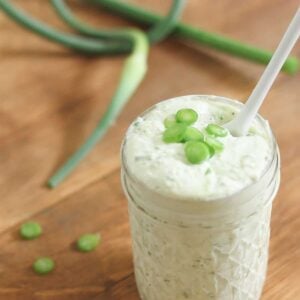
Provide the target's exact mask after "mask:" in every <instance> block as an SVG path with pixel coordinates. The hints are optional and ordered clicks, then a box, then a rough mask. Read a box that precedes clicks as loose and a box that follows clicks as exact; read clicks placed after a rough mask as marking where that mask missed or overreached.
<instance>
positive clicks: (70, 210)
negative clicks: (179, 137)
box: [0, 0, 300, 300]
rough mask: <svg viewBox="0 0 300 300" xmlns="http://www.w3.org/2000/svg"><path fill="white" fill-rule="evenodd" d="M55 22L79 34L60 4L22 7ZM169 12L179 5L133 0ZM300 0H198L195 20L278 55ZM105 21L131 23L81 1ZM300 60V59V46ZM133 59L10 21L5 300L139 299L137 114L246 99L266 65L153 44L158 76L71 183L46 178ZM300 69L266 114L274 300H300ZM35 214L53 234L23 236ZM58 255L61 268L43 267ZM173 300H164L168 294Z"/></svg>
mask: <svg viewBox="0 0 300 300" xmlns="http://www.w3.org/2000/svg"><path fill="white" fill-rule="evenodd" d="M15 2H16V3H18V4H20V5H21V6H23V7H24V8H26V9H27V10H28V11H30V12H31V13H33V14H36V15H38V16H39V17H40V18H41V19H42V20H43V21H45V22H49V23H52V24H53V25H55V26H58V27H59V28H61V29H63V30H69V29H68V28H67V27H66V26H65V25H64V24H63V23H62V22H61V21H60V20H59V19H58V18H57V17H56V15H55V13H54V12H53V10H52V9H51V7H50V5H49V3H48V1H36V0H26V1H24V0H23V1H22V0H16V1H15ZM132 2H136V3H137V4H140V5H143V6H145V7H149V8H152V9H153V10H155V11H159V12H161V13H163V12H165V11H166V10H167V8H168V5H169V2H170V1H159V0H155V1H153V0H147V1H146V0H144V1H132ZM298 4H299V3H298V1H297V0H289V1H286V0H259V1H258V0H257V1H238V0H223V1H210V0H202V1H199V0H190V1H189V3H188V5H187V9H186V11H185V14H184V17H183V18H184V21H185V22H188V23H190V24H194V25H197V26H201V27H203V28H205V29H208V30H211V31H216V32H220V33H223V34H226V35H228V36H231V37H233V38H237V39H240V40H242V41H247V42H249V43H253V44H254V45H259V46H261V47H265V48H269V49H274V48H275V46H276V44H277V42H278V40H279V39H280V37H281V34H282V33H283V31H284V30H285V28H286V26H287V24H288V22H289V20H290V18H291V16H292V15H293V13H294V12H295V9H296V7H297V6H298ZM74 9H75V10H76V11H77V12H78V13H79V15H81V16H82V17H83V18H85V19H86V20H89V21H90V22H91V23H93V24H95V25H99V26H102V25H105V26H117V25H128V24H130V23H127V22H126V21H124V20H121V19H120V18H118V17H115V16H111V15H110V14H108V13H105V12H102V11H100V10H97V9H94V8H83V7H81V6H76V5H75V6H74ZM294 54H295V55H297V54H298V57H299V55H300V47H299V45H298V46H297V48H296V49H295V50H294ZM122 61H123V57H97V58H92V57H84V56H81V55H79V54H74V53H70V52H69V51H67V50H65V49H63V48H61V47H60V46H57V45H53V44H51V43H49V42H47V41H45V40H42V39H41V38H39V37H36V36H35V35H32V34H31V33H29V32H27V31H24V30H23V29H21V28H20V27H19V26H16V24H15V23H13V22H11V21H10V20H8V19H7V17H6V16H5V15H4V14H2V13H1V14H0V167H1V169H0V170H1V171H0V201H1V205H0V299H1V300H2V299H3V300H12V299H18V300H19V299H20V300H32V299H41V300H44V299H45V300H50V299H51V300H52V299H53V300H54V299H55V300H60V299H62V300H65V299H72V300H79V299H80V300H81V299H82V300H88V299H98V300H102V299H103V300H123V299H124V300H137V299H138V295H137V291H136V288H135V283H134V277H133V269H132V261H131V260H132V254H131V242H130V236H129V228H128V216H127V210H126V201H125V198H124V195H123V193H122V190H121V186H120V179H119V169H120V161H119V147H120V143H121V140H122V136H123V135H124V132H125V130H126V128H127V126H128V125H129V123H130V122H131V121H132V120H133V118H134V117H135V116H136V115H137V114H139V113H140V112H142V111H143V110H144V109H145V108H147V107H149V106H150V105H152V104H154V103H155V102H157V101H159V100H162V99H167V98H170V97H173V96H178V95H185V94H217V95H223V96H227V97H232V98H236V99H242V100H244V99H246V98H247V96H248V95H249V93H250V91H251V89H252V88H253V86H254V85H255V83H256V81H257V79H258V77H259V75H260V74H261V72H262V70H263V67H262V66H260V65H256V64H253V63H251V62H247V61H243V60H240V59H237V58H233V57H228V56H226V55H224V54H220V53H217V52H215V51H212V50H209V49H205V48H201V47H199V48H197V49H196V48H195V47H194V48H192V47H187V46H186V45H184V44H182V43H180V42H178V41H174V40H172V39H171V40H168V41H166V42H163V43H161V44H160V45H157V46H155V47H153V49H152V51H151V54H150V58H149V73H148V75H147V78H146V80H145V81H144V82H143V84H142V86H141V87H140V89H139V90H138V92H137V93H136V95H135V96H134V97H133V99H132V100H131V102H130V103H129V104H128V105H127V106H126V108H125V110H124V112H123V113H122V116H121V117H120V118H119V119H118V122H117V123H116V125H115V126H114V127H113V128H112V129H111V130H110V131H109V132H108V134H107V135H106V137H105V138H104V139H103V141H102V142H101V143H100V144H99V145H97V147H96V148H95V149H94V150H93V152H92V153H91V154H90V155H89V156H88V158H87V159H85V161H84V162H83V163H82V164H81V165H80V167H79V168H78V169H77V170H76V172H75V173H74V174H72V176H71V177H69V178H68V180H67V181H66V182H64V184H62V185H61V186H60V187H59V188H57V189H55V190H49V189H47V188H46V187H45V181H46V179H47V178H48V177H49V176H50V175H51V174H52V173H53V171H54V170H55V169H56V168H57V167H58V166H59V165H60V164H61V163H62V162H63V161H64V160H65V159H66V158H67V157H68V156H69V155H70V154H71V153H72V152H73V150H74V149H76V147H77V146H78V145H79V144H80V143H82V141H83V140H84V138H85V137H86V136H87V135H88V134H89V132H90V131H91V130H92V129H93V127H94V126H95V124H96V122H97V120H98V119H99V117H100V116H101V115H102V113H103V112H104V110H105V108H106V107H107V104H108V101H109V99H110V97H111V96H112V94H113V91H114V89H115V87H116V84H117V79H118V76H119V73H120V68H121V65H122ZM299 78H300V76H299V74H298V75H296V76H293V77H290V76H287V75H285V74H281V75H280V76H279V78H278V80H277V82H276V84H275V86H274V87H273V89H272V91H271V92H270V94H269V96H268V101H267V102H266V103H265V104H264V106H263V108H262V114H263V115H264V116H265V117H266V118H268V119H269V120H270V122H271V124H272V127H273V129H274V131H275V133H276V136H277V138H278V142H279V145H280V149H281V154H282V184H281V189H280V192H279V195H278V197H277V200H276V202H275V206H274V211H273V218H272V239H271V256H270V266H269V272H268V280H267V284H266V286H265V292H264V296H263V300H296V299H300V282H299V278H300V217H299V214H300V204H299V197H300V193H299V184H300V180H299V179H300V177H299V168H300V157H299V153H300V152H299V150H300V139H299V134H300V130H299V115H300V105H299V92H300V84H299V83H300V82H299ZM29 219H33V220H36V221H38V222H40V224H41V225H42V226H43V228H44V234H43V236H42V237H41V238H40V239H37V240H35V241H22V240H21V239H20V238H19V236H18V228H19V226H20V224H21V223H22V222H24V221H26V220H29ZM97 231H100V232H101V233H102V236H103V244H102V246H101V247H99V248H98V249H97V251H95V252H93V253H89V254H81V253H78V252H76V251H75V250H74V246H73V245H74V241H75V240H76V239H77V238H78V236H80V235H81V234H82V233H86V232H97ZM44 255H49V256H51V257H53V258H54V259H55V261H56V264H57V268H56V271H55V272H53V273H52V274H51V275H49V276H46V277H39V276H37V275H35V274H34V273H33V272H32V270H31V264H32V262H33V261H34V259H35V258H36V257H38V256H44ZM161 300H163V299H161Z"/></svg>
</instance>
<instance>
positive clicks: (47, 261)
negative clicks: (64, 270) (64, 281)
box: [32, 257, 55, 275]
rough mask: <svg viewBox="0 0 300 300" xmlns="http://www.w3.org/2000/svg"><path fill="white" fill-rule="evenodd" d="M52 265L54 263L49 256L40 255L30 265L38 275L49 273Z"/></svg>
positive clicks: (53, 265) (52, 267)
mask: <svg viewBox="0 0 300 300" xmlns="http://www.w3.org/2000/svg"><path fill="white" fill-rule="evenodd" d="M54 267H55V263H54V261H53V259H51V258H50V257H40V258H38V259H37V260H36V261H35V262H34V264H33V265H32V268H33V270H34V272H35V273H37V274H39V275H46V274H48V273H50V272H51V271H52V270H53V269H54Z"/></svg>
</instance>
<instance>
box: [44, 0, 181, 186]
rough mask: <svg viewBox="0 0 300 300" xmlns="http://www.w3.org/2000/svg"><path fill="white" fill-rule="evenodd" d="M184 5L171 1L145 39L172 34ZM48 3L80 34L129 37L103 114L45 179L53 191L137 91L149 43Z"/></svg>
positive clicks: (58, 1) (140, 34)
mask: <svg viewBox="0 0 300 300" xmlns="http://www.w3.org/2000/svg"><path fill="white" fill-rule="evenodd" d="M184 2H185V1H183V0H175V1H174V3H173V6H172V8H171V10H170V12H169V14H168V15H167V17H166V18H165V19H163V20H162V21H161V22H159V23H158V24H157V26H155V27H154V28H153V29H152V30H150V31H149V34H150V36H151V38H150V39H149V40H151V41H152V42H158V41H160V40H162V39H163V38H165V37H166V36H167V35H168V34H169V33H170V32H171V31H172V29H173V28H174V25H175V23H176V20H177V19H178V18H179V16H180V13H181V11H182V8H183V4H184ZM52 4H53V6H54V8H55V9H56V11H57V12H58V14H59V15H60V16H61V17H62V18H63V20H64V21H66V22H67V23H68V24H69V25H70V26H71V27H72V28H74V29H76V30H77V31H79V32H80V33H83V34H86V35H89V36H93V37H98V38H109V37H110V36H111V37H112V38H116V39H125V40H127V39H128V38H129V39H130V40H131V41H132V43H133V48H132V53H131V55H130V56H129V57H128V58H127V59H126V61H125V64H124V67H123V71H122V74H121V78H120V80H119V85H118V88H117V90H116V92H115V94H114V96H113V98H112V100H111V103H110V105H109V107H108V109H107V111H106V112H105V114H104V116H103V117H102V118H101V120H100V121H99V123H98V125H97V126H96V128H95V130H94V131H93V132H92V133H91V135H90V136H89V137H88V139H87V140H86V142H85V143H84V144H83V145H82V146H81V147H80V148H79V149H78V150H77V151H76V152H75V153H74V154H73V155H72V156H71V157H70V158H69V159H68V160H67V161H66V162H65V163H64V164H63V166H62V167H61V168H59V169H58V171H57V172H56V173H55V174H54V175H53V176H52V177H51V178H50V179H49V181H48V186H49V187H51V188H54V187H56V186H57V185H58V184H59V183H61V182H62V181H63V180H64V179H65V177H66V176H68V175H69V174H70V173H71V172H72V171H73V169H74V168H75V167H76V166H77V165H78V164H79V163H80V161H81V160H82V159H83V158H84V157H85V156H86V155H87V154H88V153H89V152H90V151H91V149H92V148H93V147H94V146H95V144H96V143H97V142H98V141H99V140H100V139H101V138H102V137H103V136H104V134H105V133H106V131H107V130H108V128H109V127H110V126H111V125H112V124H113V123H114V122H115V120H116V119H117V117H118V116H119V114H120V113H121V111H122V109H123V107H124V105H125V104H126V103H127V101H128V100H129V99H130V98H131V96H132V95H133V94H134V92H135V91H136V89H137V88H138V86H139V84H140V83H141V81H142V80H143V78H144V76H145V74H146V71H147V57H148V48H149V45H148V44H149V43H148V38H147V36H146V35H145V34H144V33H143V32H141V31H140V30H136V29H120V30H110V31H108V30H100V29H95V28H93V27H91V26H89V25H88V24H85V23H84V22H82V21H80V20H79V19H78V18H77V17H76V16H74V15H73V13H72V12H71V11H70V10H69V8H68V7H67V6H66V4H65V3H64V1H63V0H52ZM162 24H163V26H162ZM156 28H160V30H159V31H157V30H156Z"/></svg>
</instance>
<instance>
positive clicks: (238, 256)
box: [121, 97, 280, 300]
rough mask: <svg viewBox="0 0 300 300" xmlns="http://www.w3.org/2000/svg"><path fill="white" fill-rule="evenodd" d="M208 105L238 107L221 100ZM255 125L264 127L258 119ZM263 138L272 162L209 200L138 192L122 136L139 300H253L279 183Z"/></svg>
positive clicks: (265, 259)
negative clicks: (256, 176) (253, 177)
mask: <svg viewBox="0 0 300 300" xmlns="http://www.w3.org/2000/svg"><path fill="white" fill-rule="evenodd" d="M215 99H216V98H215ZM214 101H222V102H225V103H229V104H230V105H235V106H237V107H241V106H242V104H241V103H239V102H237V101H233V100H230V99H226V98H221V97H220V98H217V99H216V100H214ZM150 110H151V108H150ZM148 111H149V110H147V111H146V112H145V113H144V114H143V115H145V114H147V112H148ZM257 120H258V122H260V123H261V124H265V123H264V122H263V119H262V118H261V117H260V116H257ZM263 126H265V127H266V125H263ZM270 135H271V136H272V138H273V151H272V158H271V160H270V163H269V165H268V166H267V167H266V169H265V171H264V173H263V174H262V176H261V178H260V179H259V180H258V181H256V182H255V183H253V184H252V185H250V186H247V187H246V188H244V189H242V190H241V191H239V192H237V193H235V194H233V195H231V196H229V197H224V198H218V199H215V200H210V201H203V200H201V199H199V201H187V200H186V199H185V201H182V200H180V199H174V198H171V197H170V198H168V197H166V196H163V195H161V194H159V193H158V192H157V191H155V190H150V189H149V188H148V187H146V186H145V185H144V184H143V183H142V182H140V181H139V178H137V177H135V174H131V173H130V172H129V168H128V165H127V162H126V157H125V156H124V151H123V150H124V146H125V145H126V137H125V140H124V142H123V148H122V149H123V150H122V169H121V177H122V184H123V189H124V191H125V194H126V196H127V199H128V208H129V218H130V225H131V235H132V245H133V257H134V269H135V278H136V283H137V287H138V291H139V294H140V297H141V299H142V300H186V299H190V300H208V299H215V300H258V299H259V298H260V296H261V292H262V288H263V284H264V281H265V277H266V270H267V263H268V247H269V237H270V216H271V209H272V202H273V199H274V197H275V195H276V193H277V190H278V187H279V182H280V157H279V152H278V147H277V143H276V140H275V138H274V136H273V134H272V133H270Z"/></svg>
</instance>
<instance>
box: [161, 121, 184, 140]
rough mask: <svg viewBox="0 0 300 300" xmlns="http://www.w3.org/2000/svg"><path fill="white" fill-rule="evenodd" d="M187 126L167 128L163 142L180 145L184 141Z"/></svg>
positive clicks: (180, 125)
mask: <svg viewBox="0 0 300 300" xmlns="http://www.w3.org/2000/svg"><path fill="white" fill-rule="evenodd" d="M185 130H186V125H184V124H175V125H173V126H172V127H170V128H167V129H166V130H165V131H164V133H163V141H164V142H165V143H180V142H181V141H183V137H184V133H185Z"/></svg>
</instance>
